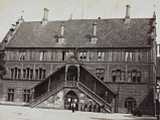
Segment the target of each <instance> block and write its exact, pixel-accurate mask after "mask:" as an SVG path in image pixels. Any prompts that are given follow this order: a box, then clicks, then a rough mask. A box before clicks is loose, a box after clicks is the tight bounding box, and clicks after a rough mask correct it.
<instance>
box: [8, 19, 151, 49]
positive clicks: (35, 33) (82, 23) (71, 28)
mask: <svg viewBox="0 0 160 120" xmlns="http://www.w3.org/2000/svg"><path fill="white" fill-rule="evenodd" d="M152 21H153V19H152V18H144V19H140V18H134V19H130V20H129V22H127V23H126V22H125V21H124V19H100V20H99V19H83V20H67V21H49V22H48V23H47V24H46V25H42V24H41V22H37V21H36V22H23V23H21V25H20V27H19V28H18V30H17V32H16V34H15V35H14V37H13V38H12V39H11V40H10V41H9V43H8V45H7V47H8V48H9V47H10V48H14V47H16V48H30V47H32V48H54V47H148V46H150V45H149V42H148V40H149V36H150V35H149V33H150V32H151V29H152ZM94 22H96V23H97V38H98V41H97V43H96V44H91V43H90V42H89V37H88V36H90V35H92V31H93V26H92V24H93V23H94ZM62 24H63V25H64V38H65V44H58V43H57V42H56V36H57V35H60V26H61V25H62Z"/></svg>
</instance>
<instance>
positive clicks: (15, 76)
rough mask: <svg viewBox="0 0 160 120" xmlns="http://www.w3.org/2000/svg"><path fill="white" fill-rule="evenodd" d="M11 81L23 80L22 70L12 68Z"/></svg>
mask: <svg viewBox="0 0 160 120" xmlns="http://www.w3.org/2000/svg"><path fill="white" fill-rule="evenodd" d="M10 75H11V79H20V78H21V69H19V68H17V67H15V68H11V74H10Z"/></svg>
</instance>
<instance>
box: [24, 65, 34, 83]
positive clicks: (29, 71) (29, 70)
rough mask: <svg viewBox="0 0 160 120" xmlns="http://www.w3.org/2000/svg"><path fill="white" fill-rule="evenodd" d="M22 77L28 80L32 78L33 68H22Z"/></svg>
mask: <svg viewBox="0 0 160 120" xmlns="http://www.w3.org/2000/svg"><path fill="white" fill-rule="evenodd" d="M23 79H29V80H32V79H33V69H32V68H29V67H27V68H25V69H23Z"/></svg>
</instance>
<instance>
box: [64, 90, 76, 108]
mask: <svg viewBox="0 0 160 120" xmlns="http://www.w3.org/2000/svg"><path fill="white" fill-rule="evenodd" d="M72 102H75V103H76V109H75V110H78V102H79V99H78V96H77V95H76V93H75V92H74V91H69V92H68V93H67V94H66V95H65V96H64V108H65V109H68V110H70V109H71V103H72Z"/></svg>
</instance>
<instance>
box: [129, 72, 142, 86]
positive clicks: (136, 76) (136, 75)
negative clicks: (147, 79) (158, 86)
mask: <svg viewBox="0 0 160 120" xmlns="http://www.w3.org/2000/svg"><path fill="white" fill-rule="evenodd" d="M128 82H133V83H139V82H141V72H140V71H138V70H135V69H134V70H131V71H128Z"/></svg>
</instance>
